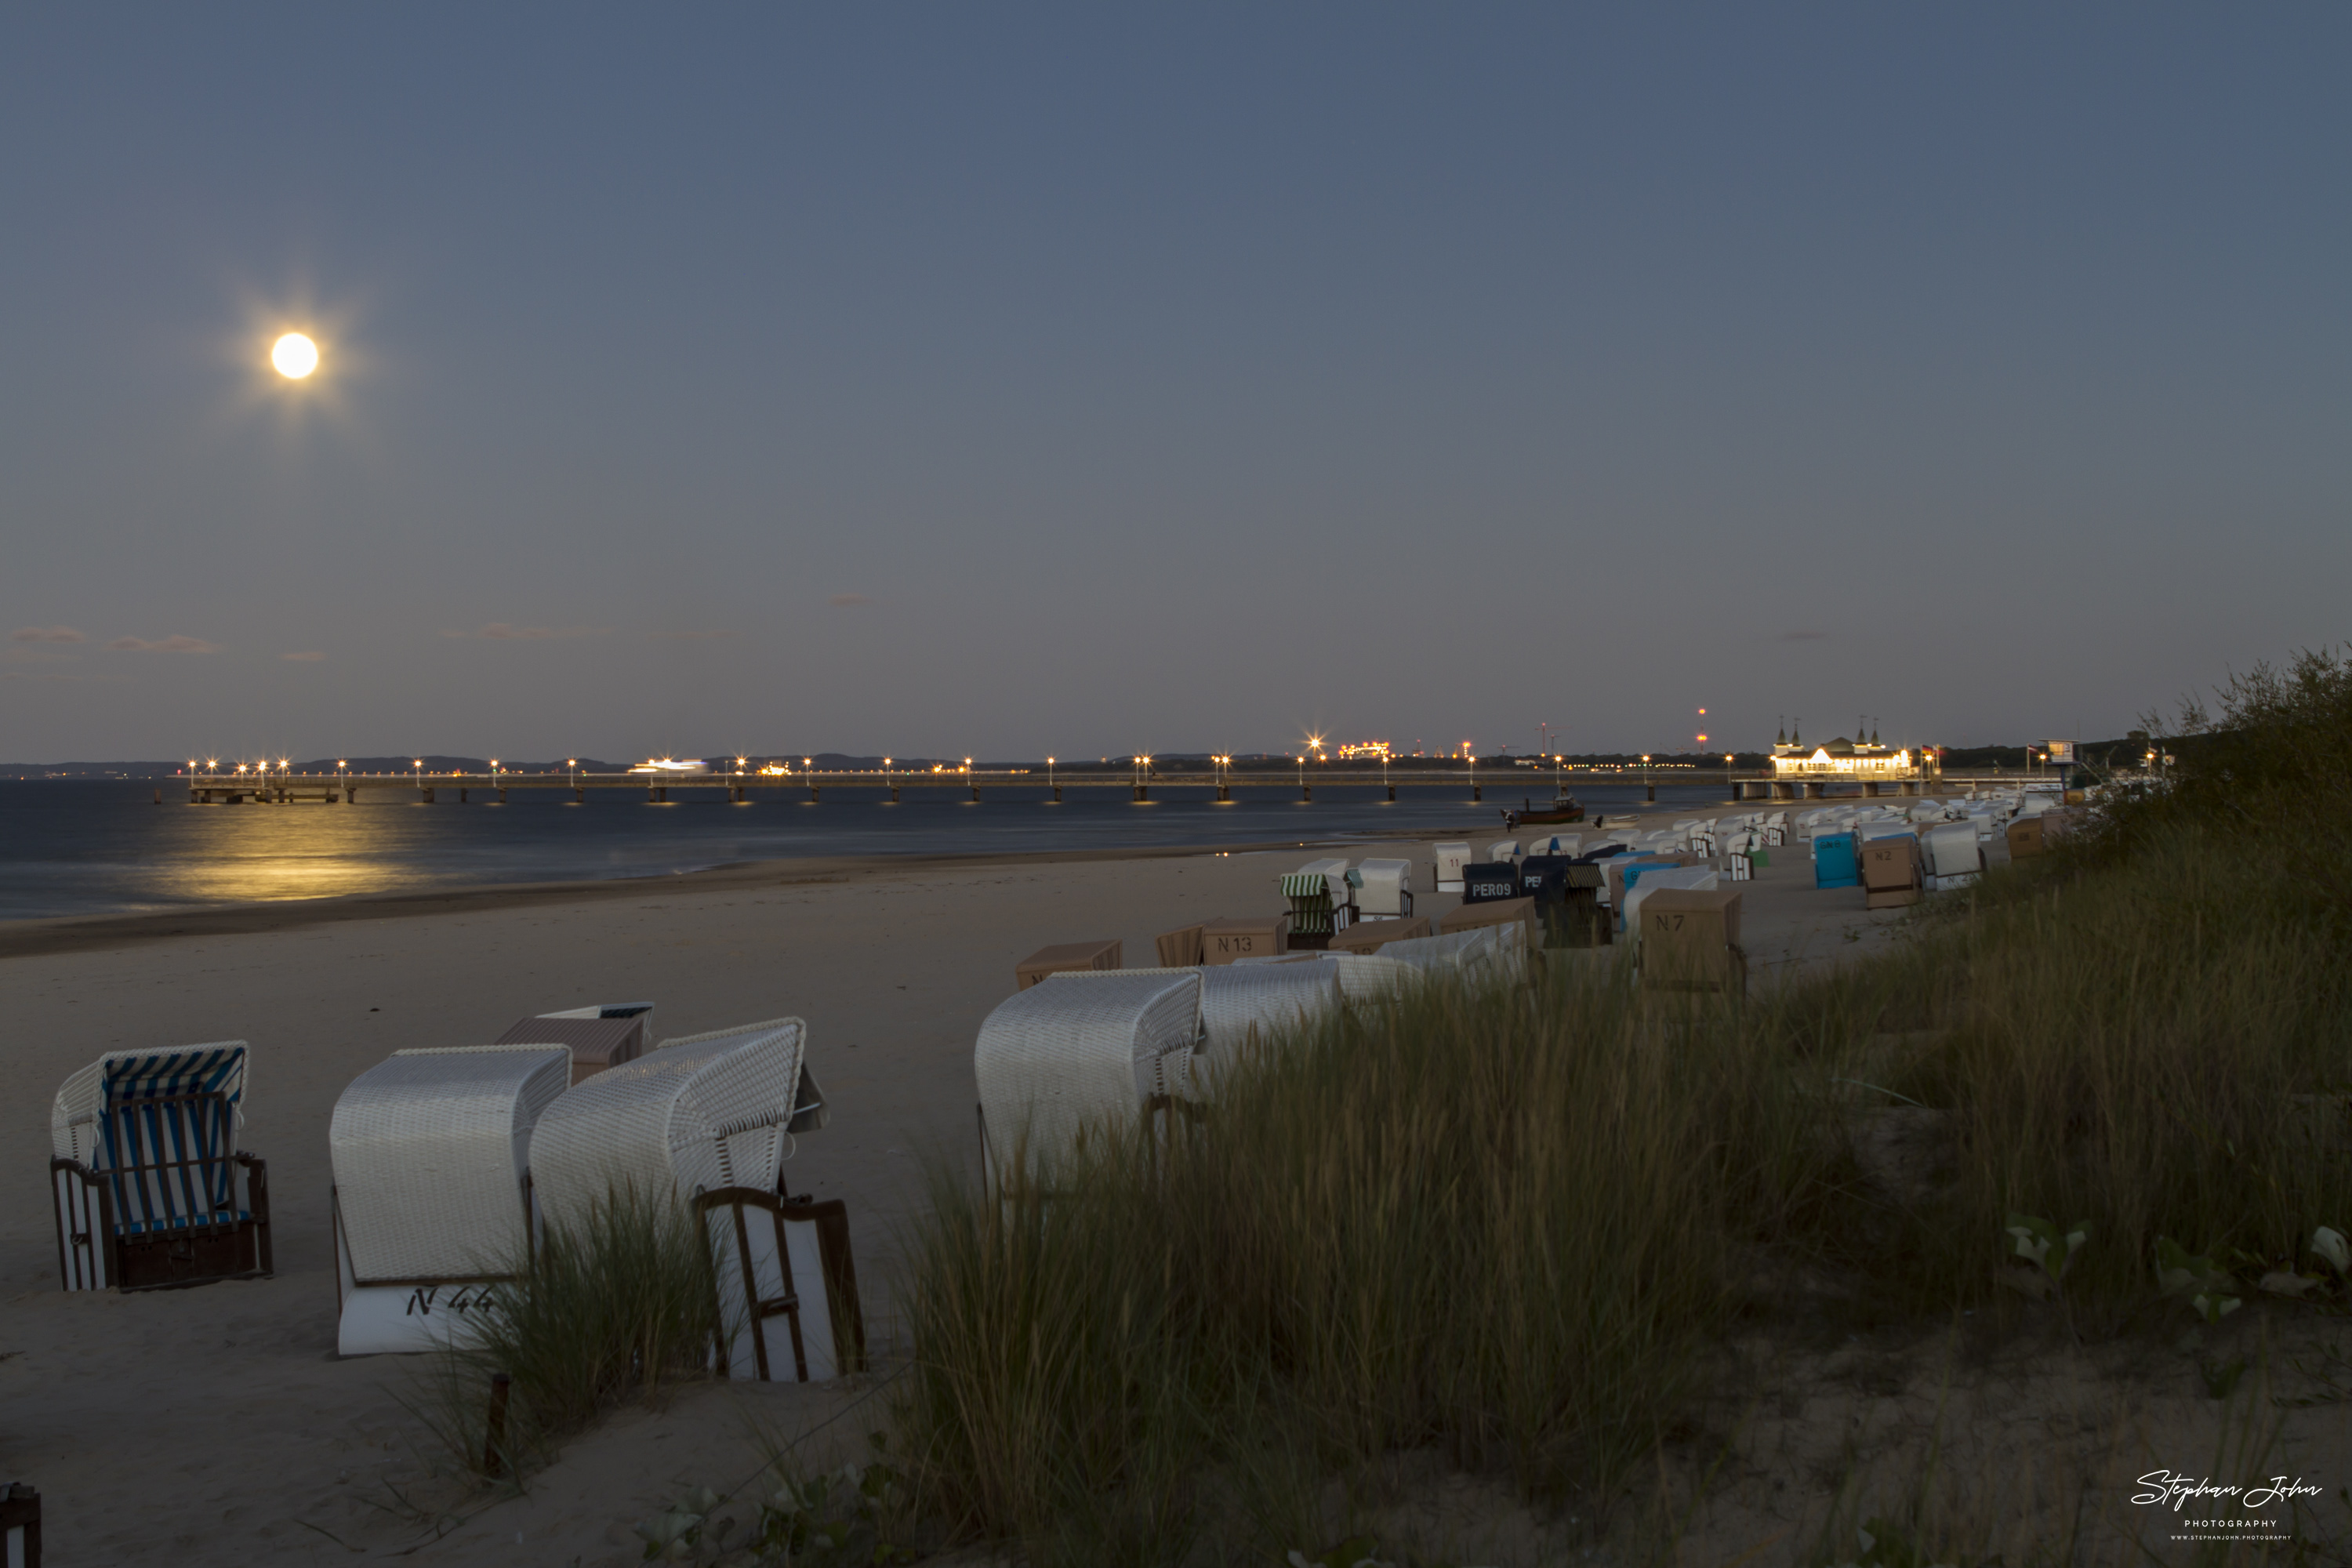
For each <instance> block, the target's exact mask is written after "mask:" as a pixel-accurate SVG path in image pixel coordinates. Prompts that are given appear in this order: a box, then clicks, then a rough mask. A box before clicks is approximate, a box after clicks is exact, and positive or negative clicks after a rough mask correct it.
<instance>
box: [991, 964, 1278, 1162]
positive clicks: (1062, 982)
mask: <svg viewBox="0 0 2352 1568" xmlns="http://www.w3.org/2000/svg"><path fill="white" fill-rule="evenodd" d="M1220 967H1222V966H1220ZM1236 967H1238V966H1236ZM1202 973H1204V972H1203V971H1201V970H1195V969H1182V970H1164V969H1163V970H1154V969H1126V970H1118V971H1107V972H1104V973H1097V974H1056V975H1055V976H1053V977H1052V978H1051V979H1049V980H1047V981H1046V982H1045V984H1041V985H1034V986H1032V987H1030V988H1029V989H1028V990H1026V991H1023V992H1020V993H1018V994H1014V995H1013V996H1010V997H1007V998H1006V999H1005V1000H1004V1001H1003V1002H1002V1003H1000V1004H998V1005H997V1008H996V1011H994V1012H993V1013H991V1014H990V1015H989V1016H988V1017H987V1019H986V1021H984V1022H983V1023H982V1025H981V1026H980V1039H979V1042H978V1043H977V1044H976V1045H975V1046H974V1047H972V1071H973V1074H974V1076H975V1077H976V1078H977V1079H979V1080H980V1110H981V1117H982V1121H983V1123H984V1125H985V1127H986V1133H987V1142H988V1146H989V1150H990V1152H991V1157H992V1160H994V1161H997V1162H1003V1161H1009V1160H1011V1159H1012V1158H1013V1151H1014V1150H1015V1148H1016V1147H1018V1146H1020V1145H1021V1144H1022V1143H1023V1142H1024V1140H1025V1142H1026V1147H1027V1150H1028V1155H1029V1158H1030V1160H1031V1161H1033V1162H1045V1163H1050V1162H1051V1161H1053V1160H1054V1159H1055V1158H1057V1157H1058V1156H1059V1155H1060V1154H1062V1153H1063V1152H1066V1150H1068V1149H1069V1148H1070V1147H1071V1146H1072V1145H1073V1144H1075V1143H1076V1141H1077V1138H1078V1135H1079V1133H1080V1131H1082V1130H1083V1129H1085V1128H1086V1127H1087V1125H1088V1124H1089V1123H1099V1122H1102V1121H1117V1120H1132V1119H1134V1118H1135V1117H1136V1116H1137V1115H1138V1113H1139V1111H1140V1110H1141V1109H1142V1108H1143V1107H1144V1106H1145V1105H1146V1104H1147V1103H1148V1102H1149V1101H1150V1100H1154V1099H1156V1098H1158V1097H1160V1096H1162V1095H1169V1094H1178V1093H1181V1092H1183V1091H1184V1089H1185V1088H1186V1087H1187V1085H1188V1082H1189V1077H1190V1064H1189V1060H1188V1058H1190V1056H1191V1054H1192V1047H1193V1046H1194V1044H1195V1043H1196V1042H1197V1041H1198V1039H1199V1038H1200V1032H1201V984H1202Z"/></svg>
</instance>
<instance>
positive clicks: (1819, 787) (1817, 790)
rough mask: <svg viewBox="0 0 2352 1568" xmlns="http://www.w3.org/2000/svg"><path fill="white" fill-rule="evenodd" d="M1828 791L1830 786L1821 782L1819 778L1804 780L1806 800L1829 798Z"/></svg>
mask: <svg viewBox="0 0 2352 1568" xmlns="http://www.w3.org/2000/svg"><path fill="white" fill-rule="evenodd" d="M1829 793H1830V786H1829V785H1828V784H1823V783H1822V781H1821V780H1820V779H1807V780H1806V781H1805V798H1806V799H1807V800H1827V799H1828V798H1829Z"/></svg>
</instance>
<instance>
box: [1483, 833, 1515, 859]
mask: <svg viewBox="0 0 2352 1568" xmlns="http://www.w3.org/2000/svg"><path fill="white" fill-rule="evenodd" d="M1518 858H1519V841H1518V840H1517V839H1516V838H1498V839H1496V841H1495V842H1494V843H1492V844H1489V845H1487V846H1486V863H1487V864H1488V865H1490V866H1492V865H1501V864H1505V863H1508V864H1512V865H1516V864H1517V863H1518Z"/></svg>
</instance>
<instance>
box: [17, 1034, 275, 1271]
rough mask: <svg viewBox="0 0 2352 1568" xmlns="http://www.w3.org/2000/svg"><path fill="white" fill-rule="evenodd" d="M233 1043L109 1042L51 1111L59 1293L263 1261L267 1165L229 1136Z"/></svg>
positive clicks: (239, 1096) (235, 1060)
mask: <svg viewBox="0 0 2352 1568" xmlns="http://www.w3.org/2000/svg"><path fill="white" fill-rule="evenodd" d="M245 1089H246V1047H245V1042H244V1041H243V1040H221V1041H216V1042H215V1043H213V1044H211V1045H203V1046H184V1047H180V1048H178V1049H176V1050H167V1051H116V1052H110V1053H109V1054H108V1055H106V1056H103V1057H100V1058H99V1059H98V1060H97V1061H94V1062H92V1063H91V1064H90V1065H89V1066H88V1067H86V1068H82V1069H81V1070H80V1071H79V1072H77V1073H75V1074H74V1075H73V1076H72V1077H71V1078H69V1079H66V1081H65V1083H64V1085H63V1086H62V1087H61V1088H59V1089H58V1094H57V1099H56V1100H55V1101H53V1102H52V1104H51V1106H50V1109H49V1144H50V1159H49V1190H50V1194H51V1198H52V1202H53V1205H54V1208H55V1211H56V1217H57V1226H58V1273H59V1275H60V1277H61V1279H62V1282H63V1284H64V1286H65V1288H66V1289H68V1290H104V1289H122V1290H152V1289H157V1288H159V1287H163V1286H169V1285H199V1284H203V1283H205V1282H207V1281H209V1280H214V1279H256V1278H264V1277H267V1276H268V1274H270V1273H271V1272H272V1269H273V1264H272V1261H271V1257H270V1247H269V1178H268V1166H267V1164H266V1163H264V1162H263V1161H261V1160H259V1159H257V1158H256V1157H254V1156H253V1155H251V1154H248V1153H246V1152H244V1151H242V1150H240V1149H238V1148H237V1147H236V1130H237V1128H238V1127H240V1126H242V1125H243V1124H244V1121H245Z"/></svg>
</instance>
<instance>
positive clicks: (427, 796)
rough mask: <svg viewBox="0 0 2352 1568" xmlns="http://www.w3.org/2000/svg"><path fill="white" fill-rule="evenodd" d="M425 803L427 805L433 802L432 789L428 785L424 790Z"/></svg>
mask: <svg viewBox="0 0 2352 1568" xmlns="http://www.w3.org/2000/svg"><path fill="white" fill-rule="evenodd" d="M432 804H433V791H432V789H431V788H430V787H429V786H428V787H427V788H426V789H425V805H432Z"/></svg>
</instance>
